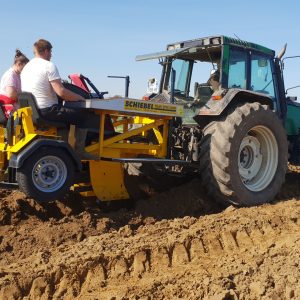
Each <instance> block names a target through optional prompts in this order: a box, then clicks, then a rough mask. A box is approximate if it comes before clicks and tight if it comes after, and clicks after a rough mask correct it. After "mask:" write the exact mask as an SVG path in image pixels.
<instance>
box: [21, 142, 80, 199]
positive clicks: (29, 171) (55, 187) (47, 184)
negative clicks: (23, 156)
mask: <svg viewBox="0 0 300 300" xmlns="http://www.w3.org/2000/svg"><path fill="white" fill-rule="evenodd" d="M74 170H75V168H74V163H73V161H72V159H71V158H70V157H69V156H68V154H67V153H66V152H65V151H64V150H63V149H60V148H55V147H48V148H46V147H43V148H39V149H38V151H36V152H34V153H33V154H32V155H31V156H30V157H29V158H28V159H27V160H26V161H25V162H24V163H23V165H22V167H21V168H19V169H18V170H17V174H16V179H17V182H18V184H19V187H20V189H21V190H22V191H23V192H24V193H25V194H26V195H27V196H28V197H30V198H33V199H35V200H36V201H38V202H49V201H52V200H57V199H60V198H61V197H63V196H64V195H65V194H66V192H68V190H69V189H70V186H71V185H72V183H73V180H74Z"/></svg>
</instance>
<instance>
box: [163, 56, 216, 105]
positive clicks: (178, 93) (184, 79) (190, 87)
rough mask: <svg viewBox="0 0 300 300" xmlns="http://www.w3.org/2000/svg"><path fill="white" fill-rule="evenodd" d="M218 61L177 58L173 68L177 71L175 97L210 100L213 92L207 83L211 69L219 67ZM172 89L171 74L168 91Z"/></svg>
mask: <svg viewBox="0 0 300 300" xmlns="http://www.w3.org/2000/svg"><path fill="white" fill-rule="evenodd" d="M217 67H218V66H217V62H215V63H212V62H205V61H197V60H195V61H191V60H183V59H175V60H173V62H172V69H173V70H174V71H175V86H174V89H175V93H174V94H175V98H176V99H177V100H178V101H180V100H183V101H194V100H197V101H202V102H203V103H204V102H206V101H208V99H209V98H210V97H211V94H212V93H213V90H212V88H211V86H210V85H209V84H208V83H207V80H208V79H209V76H210V72H211V70H212V69H213V68H214V69H217ZM170 91H171V75H169V80H168V92H170Z"/></svg>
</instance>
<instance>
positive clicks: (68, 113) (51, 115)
mask: <svg viewBox="0 0 300 300" xmlns="http://www.w3.org/2000/svg"><path fill="white" fill-rule="evenodd" d="M40 112H41V114H42V116H43V117H44V118H45V119H47V120H49V121H54V122H62V123H64V124H66V125H67V126H70V125H75V126H76V127H78V128H86V129H94V130H97V131H99V126H100V116H99V115H96V114H95V113H94V112H93V111H90V110H87V109H83V108H70V107H64V106H61V105H59V104H58V105H53V106H51V107H47V108H43V109H41V110H40Z"/></svg>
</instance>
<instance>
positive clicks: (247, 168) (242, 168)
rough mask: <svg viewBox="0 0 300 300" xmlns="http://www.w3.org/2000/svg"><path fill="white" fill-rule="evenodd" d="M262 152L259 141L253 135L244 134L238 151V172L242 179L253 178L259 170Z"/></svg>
mask: <svg viewBox="0 0 300 300" xmlns="http://www.w3.org/2000/svg"><path fill="white" fill-rule="evenodd" d="M261 163H262V154H261V152H260V143H259V140H258V139H257V138H255V137H254V136H250V135H248V136H246V137H245V138H244V139H243V140H242V143H241V146H240V151H239V172H240V175H241V176H242V178H243V179H244V181H247V180H251V179H252V178H254V177H255V176H256V175H257V173H258V172H259V170H260V167H261Z"/></svg>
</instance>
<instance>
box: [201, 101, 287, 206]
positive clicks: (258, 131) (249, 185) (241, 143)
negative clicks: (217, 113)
mask: <svg viewBox="0 0 300 300" xmlns="http://www.w3.org/2000/svg"><path fill="white" fill-rule="evenodd" d="M203 133H204V137H203V139H202V142H201V150H200V170H201V177H202V182H203V183H204V186H205V187H206V188H207V190H208V193H209V194H210V195H212V196H213V197H214V198H215V199H216V200H219V201H221V202H223V203H232V204H235V205H240V206H251V205H258V204H262V203H266V202H270V201H271V200H272V199H273V198H274V197H275V195H276V194H277V193H278V191H279V189H280V187H281V185H282V183H283V181H284V178H285V173H286V168H287V157H288V150H287V149H288V147H287V138H286V133H285V131H284V128H283V126H282V124H281V121H280V119H279V118H278V117H277V116H276V114H275V113H274V112H273V111H272V110H270V109H269V108H268V106H266V105H261V104H259V103H245V104H241V105H240V106H238V107H235V108H234V109H232V110H231V111H230V112H229V113H228V114H227V115H226V116H225V117H223V119H222V120H219V121H215V122H213V123H211V124H209V125H208V126H207V127H206V128H205V129H204V132H203Z"/></svg>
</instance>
